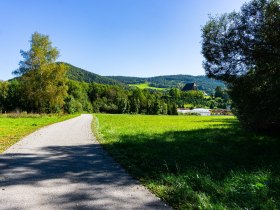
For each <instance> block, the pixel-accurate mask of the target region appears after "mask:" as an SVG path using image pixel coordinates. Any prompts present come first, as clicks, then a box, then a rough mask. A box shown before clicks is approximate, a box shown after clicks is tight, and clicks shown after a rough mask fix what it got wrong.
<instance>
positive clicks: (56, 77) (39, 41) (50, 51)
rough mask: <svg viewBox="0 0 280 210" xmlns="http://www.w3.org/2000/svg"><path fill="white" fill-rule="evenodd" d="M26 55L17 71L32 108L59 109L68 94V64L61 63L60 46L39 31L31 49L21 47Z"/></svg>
mask: <svg viewBox="0 0 280 210" xmlns="http://www.w3.org/2000/svg"><path fill="white" fill-rule="evenodd" d="M21 54H22V56H23V58H24V60H23V61H21V62H20V67H19V69H18V70H16V71H15V72H14V73H15V74H17V75H22V77H21V78H20V80H21V84H22V90H23V94H24V97H25V100H26V101H28V102H29V106H30V108H31V110H30V111H36V112H59V111H61V109H62V107H63V105H64V98H65V97H66V95H67V86H66V81H67V78H66V71H67V68H66V66H65V65H64V64H57V63H55V60H56V59H57V58H58V56H59V51H58V50H57V48H54V47H52V43H51V41H50V40H49V37H48V36H46V35H42V34H39V33H37V32H35V33H34V34H33V35H32V39H31V41H30V50H29V51H21Z"/></svg>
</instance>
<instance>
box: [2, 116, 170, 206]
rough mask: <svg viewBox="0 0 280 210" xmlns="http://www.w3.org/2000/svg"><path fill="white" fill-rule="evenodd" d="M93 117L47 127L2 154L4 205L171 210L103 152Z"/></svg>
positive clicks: (82, 117) (75, 119) (79, 118)
mask: <svg viewBox="0 0 280 210" xmlns="http://www.w3.org/2000/svg"><path fill="white" fill-rule="evenodd" d="M91 121H92V115H81V116H79V117H76V118H74V119H70V120H67V121H64V122H61V123H57V124H54V125H51V126H48V127H45V128H42V129H40V130H38V131H36V132H34V133H32V134H31V135H29V136H27V137H25V138H24V139H23V140H21V141H20V142H18V143H17V144H15V145H14V146H12V147H11V148H9V149H8V150H7V151H6V152H4V154H2V155H0V209H5V210H10V209H28V210H32V209H34V210H35V209H36V210H39V209H170V207H168V206H166V205H165V204H164V203H163V202H162V201H160V200H159V199H158V198H156V197H155V196H154V195H153V194H151V193H150V192H149V191H148V190H146V189H145V188H144V187H143V186H141V185H140V184H139V183H138V182H137V181H136V180H134V179H133V178H132V177H130V176H129V175H128V174H127V173H126V172H125V171H124V170H123V169H122V168H121V167H120V166H119V165H118V164H117V163H116V162H114V161H113V160H112V159H111V158H110V157H109V156H108V155H107V154H106V153H105V152H104V151H103V150H102V148H101V147H100V145H99V144H98V143H97V141H96V140H95V139H94V138H93V136H92V133H91Z"/></svg>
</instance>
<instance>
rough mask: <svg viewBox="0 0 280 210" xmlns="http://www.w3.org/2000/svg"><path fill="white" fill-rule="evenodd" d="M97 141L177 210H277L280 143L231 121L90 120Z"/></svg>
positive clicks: (163, 118)
mask: <svg viewBox="0 0 280 210" xmlns="http://www.w3.org/2000/svg"><path fill="white" fill-rule="evenodd" d="M95 116H96V117H97V119H98V128H95V132H98V133H99V135H98V139H99V141H100V142H101V144H102V145H103V146H104V148H105V149H106V150H108V152H109V153H110V154H111V155H112V156H113V157H114V158H115V159H116V160H117V161H118V162H120V163H121V164H122V165H123V166H124V167H125V168H126V169H127V170H128V171H129V172H130V173H131V174H132V175H133V176H134V177H136V178H138V179H139V180H140V181H141V182H142V183H143V184H144V185H145V186H147V187H148V188H149V189H150V190H151V191H152V192H154V193H155V194H156V195H158V196H159V197H161V198H162V199H164V200H165V201H167V202H168V203H169V204H170V205H171V206H172V207H174V208H176V209H280V174H279V173H280V163H279V160H280V153H279V151H280V150H279V149H280V142H279V140H278V139H277V138H272V137H267V136H262V135H256V134H254V133H248V132H245V131H243V130H242V129H241V128H240V127H239V124H238V121H237V120H236V119H235V118H234V117H220V116H218V117H217V116H216V117H199V116H142V115H103V114H97V115H95Z"/></svg>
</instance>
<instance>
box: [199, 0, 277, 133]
mask: <svg viewBox="0 0 280 210" xmlns="http://www.w3.org/2000/svg"><path fill="white" fill-rule="evenodd" d="M202 32H203V35H202V38H203V42H202V53H203V55H204V57H205V61H204V68H205V71H206V74H207V75H208V76H209V77H212V78H216V79H221V80H223V81H225V82H227V84H228V86H229V89H230V92H229V93H230V95H231V97H232V100H233V103H234V105H235V108H236V114H237V116H238V117H239V119H240V120H241V122H242V123H243V125H245V126H246V127H249V128H252V129H255V130H266V131H279V128H280V91H279V90H280V1H279V0H253V1H251V2H249V3H246V4H244V5H243V6H242V7H241V11H240V12H232V13H229V14H224V15H221V16H218V17H210V20H209V21H208V22H207V23H206V25H205V26H204V27H203V29H202Z"/></svg>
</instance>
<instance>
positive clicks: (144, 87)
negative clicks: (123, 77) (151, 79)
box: [129, 82, 166, 90]
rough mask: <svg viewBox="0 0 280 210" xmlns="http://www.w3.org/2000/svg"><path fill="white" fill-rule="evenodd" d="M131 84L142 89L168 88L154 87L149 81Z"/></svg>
mask: <svg viewBox="0 0 280 210" xmlns="http://www.w3.org/2000/svg"><path fill="white" fill-rule="evenodd" d="M129 86H134V87H138V88H140V89H154V90H165V89H166V88H157V87H152V86H150V85H149V83H147V82H145V83H141V84H129Z"/></svg>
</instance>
